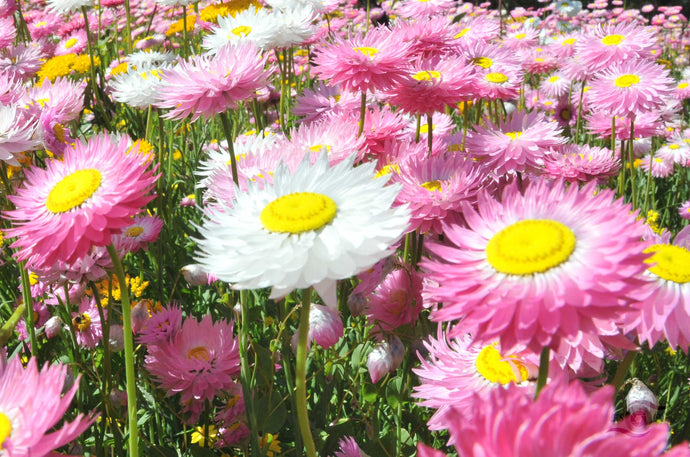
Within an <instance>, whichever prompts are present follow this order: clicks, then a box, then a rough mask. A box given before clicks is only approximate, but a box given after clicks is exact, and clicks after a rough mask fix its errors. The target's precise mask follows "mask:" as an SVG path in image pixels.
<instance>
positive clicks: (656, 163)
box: [640, 154, 673, 178]
mask: <svg viewBox="0 0 690 457" xmlns="http://www.w3.org/2000/svg"><path fill="white" fill-rule="evenodd" d="M640 168H642V169H643V170H644V171H645V172H648V171H649V169H650V168H651V169H652V176H653V177H655V178H668V177H669V176H671V175H673V161H672V160H669V159H663V158H661V157H652V156H651V155H650V154H647V155H646V156H644V157H643V158H642V159H641V160H640Z"/></svg>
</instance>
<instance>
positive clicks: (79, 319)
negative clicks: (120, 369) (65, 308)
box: [72, 297, 107, 349]
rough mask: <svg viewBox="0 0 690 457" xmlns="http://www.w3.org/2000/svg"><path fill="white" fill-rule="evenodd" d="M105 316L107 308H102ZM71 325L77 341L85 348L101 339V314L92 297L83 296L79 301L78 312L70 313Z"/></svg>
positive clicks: (94, 344) (92, 346) (91, 346)
mask: <svg viewBox="0 0 690 457" xmlns="http://www.w3.org/2000/svg"><path fill="white" fill-rule="evenodd" d="M103 313H104V314H105V315H106V316H107V310H105V309H104V310H103ZM72 327H73V328H74V332H75V334H76V336H77V343H79V345H81V346H82V347H85V348H91V349H93V348H95V347H96V346H97V345H98V343H99V342H100V341H101V340H102V339H103V326H102V324H101V316H100V314H99V312H98V308H97V306H96V301H95V300H94V299H93V298H89V297H84V298H83V299H82V300H81V303H79V312H78V313H74V314H72Z"/></svg>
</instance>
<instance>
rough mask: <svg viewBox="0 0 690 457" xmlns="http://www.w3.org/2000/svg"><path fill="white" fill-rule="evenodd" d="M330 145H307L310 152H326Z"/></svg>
mask: <svg viewBox="0 0 690 457" xmlns="http://www.w3.org/2000/svg"><path fill="white" fill-rule="evenodd" d="M331 149H333V148H332V147H331V145H330V144H315V145H314V146H309V150H310V151H311V152H326V153H327V154H328V153H329V152H331Z"/></svg>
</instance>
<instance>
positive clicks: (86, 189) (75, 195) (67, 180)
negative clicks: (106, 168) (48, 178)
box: [46, 168, 101, 214]
mask: <svg viewBox="0 0 690 457" xmlns="http://www.w3.org/2000/svg"><path fill="white" fill-rule="evenodd" d="M100 186H101V172H100V171H98V170H96V169H95V168H86V169H83V170H77V171H75V172H74V173H72V174H69V175H67V176H65V177H64V178H62V179H61V180H60V182H58V183H57V184H55V186H54V187H53V188H52V190H51V191H50V193H49V194H48V198H47V199H46V208H48V211H50V212H51V213H53V214H59V213H66V212H67V211H70V210H71V209H73V208H76V207H78V206H79V205H81V204H82V203H84V202H85V201H86V200H88V199H89V198H90V197H91V196H92V195H93V194H94V192H96V190H98V188H99V187H100Z"/></svg>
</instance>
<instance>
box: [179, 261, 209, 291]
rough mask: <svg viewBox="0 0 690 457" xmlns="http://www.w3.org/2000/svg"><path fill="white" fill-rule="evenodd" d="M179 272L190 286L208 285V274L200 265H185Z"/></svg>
mask: <svg viewBox="0 0 690 457" xmlns="http://www.w3.org/2000/svg"><path fill="white" fill-rule="evenodd" d="M181 272H182V276H184V279H185V280H186V281H187V282H188V283H189V285H190V286H205V285H207V284H208V283H209V276H208V273H206V272H205V271H204V270H203V269H202V268H201V265H197V264H194V263H193V264H190V265H185V266H184V267H182V270H181Z"/></svg>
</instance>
